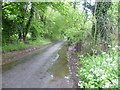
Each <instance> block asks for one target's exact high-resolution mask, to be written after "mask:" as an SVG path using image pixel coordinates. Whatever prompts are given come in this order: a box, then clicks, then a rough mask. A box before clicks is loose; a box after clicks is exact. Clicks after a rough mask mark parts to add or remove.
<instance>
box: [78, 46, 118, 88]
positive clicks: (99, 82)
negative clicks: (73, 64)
mask: <svg viewBox="0 0 120 90" xmlns="http://www.w3.org/2000/svg"><path fill="white" fill-rule="evenodd" d="M77 64H78V65H80V64H82V65H83V67H81V68H80V69H79V71H78V77H79V78H80V81H79V83H78V85H79V86H80V87H81V88H118V51H117V50H116V47H115V48H112V50H111V51H110V52H109V53H105V52H103V53H102V54H101V55H97V56H96V55H94V56H88V57H80V62H78V63H77Z"/></svg>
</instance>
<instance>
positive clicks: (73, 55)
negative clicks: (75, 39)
mask: <svg viewBox="0 0 120 90" xmlns="http://www.w3.org/2000/svg"><path fill="white" fill-rule="evenodd" d="M68 58H69V61H68V65H69V68H70V72H71V74H70V75H71V80H72V82H73V87H74V88H79V87H78V78H77V77H76V74H77V66H76V63H77V62H78V61H79V59H78V58H77V56H76V52H75V49H74V47H73V46H70V47H69V48H68Z"/></svg>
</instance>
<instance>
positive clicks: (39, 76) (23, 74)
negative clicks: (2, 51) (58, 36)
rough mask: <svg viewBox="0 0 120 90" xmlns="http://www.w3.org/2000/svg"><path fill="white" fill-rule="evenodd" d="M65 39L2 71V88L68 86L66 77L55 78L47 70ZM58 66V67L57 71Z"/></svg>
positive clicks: (55, 58) (56, 56)
mask: <svg viewBox="0 0 120 90" xmlns="http://www.w3.org/2000/svg"><path fill="white" fill-rule="evenodd" d="M64 42H65V40H63V41H61V42H59V43H57V44H55V45H53V46H51V47H49V48H47V49H46V50H45V51H44V52H42V53H37V54H36V55H34V56H32V57H29V56H28V57H27V58H23V59H28V60H26V61H25V62H24V63H20V64H18V65H16V66H14V67H13V68H11V69H9V70H7V71H5V72H3V74H2V83H3V84H2V87H3V88H69V87H70V85H69V82H68V77H67V78H66V76H64V77H59V78H56V77H54V75H51V74H50V73H49V72H48V69H50V67H51V66H52V65H53V63H54V62H55V61H56V60H57V58H58V57H59V55H58V54H57V51H58V50H59V49H60V48H61V46H62V45H63V43H64ZM59 69H60V68H58V70H57V72H58V71H59Z"/></svg>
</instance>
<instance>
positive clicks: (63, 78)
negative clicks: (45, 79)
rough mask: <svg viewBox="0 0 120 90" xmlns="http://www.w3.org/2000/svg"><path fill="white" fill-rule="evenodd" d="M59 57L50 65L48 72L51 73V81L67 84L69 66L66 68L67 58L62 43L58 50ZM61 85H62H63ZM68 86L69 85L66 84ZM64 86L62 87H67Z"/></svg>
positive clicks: (65, 49)
mask: <svg viewBox="0 0 120 90" xmlns="http://www.w3.org/2000/svg"><path fill="white" fill-rule="evenodd" d="M58 54H59V58H58V60H56V61H55V62H54V63H53V65H52V67H51V68H50V69H49V70H48V73H49V74H50V75H51V77H52V80H51V83H52V82H56V83H58V84H61V82H62V84H63V85H64V84H66V83H67V84H68V83H69V75H70V72H69V68H68V60H67V47H66V46H65V45H64V46H63V47H62V48H61V49H60V50H59V51H58ZM63 85H62V86H63ZM67 86H68V87H69V85H67ZM67 86H64V87H67Z"/></svg>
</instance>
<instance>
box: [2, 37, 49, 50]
mask: <svg viewBox="0 0 120 90" xmlns="http://www.w3.org/2000/svg"><path fill="white" fill-rule="evenodd" d="M50 42H51V41H50V40H47V39H43V40H39V39H38V40H36V41H30V42H29V44H24V43H23V42H19V43H15V44H9V45H5V46H2V51H11V50H21V49H25V48H28V47H36V46H38V45H43V44H48V43H50Z"/></svg>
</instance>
